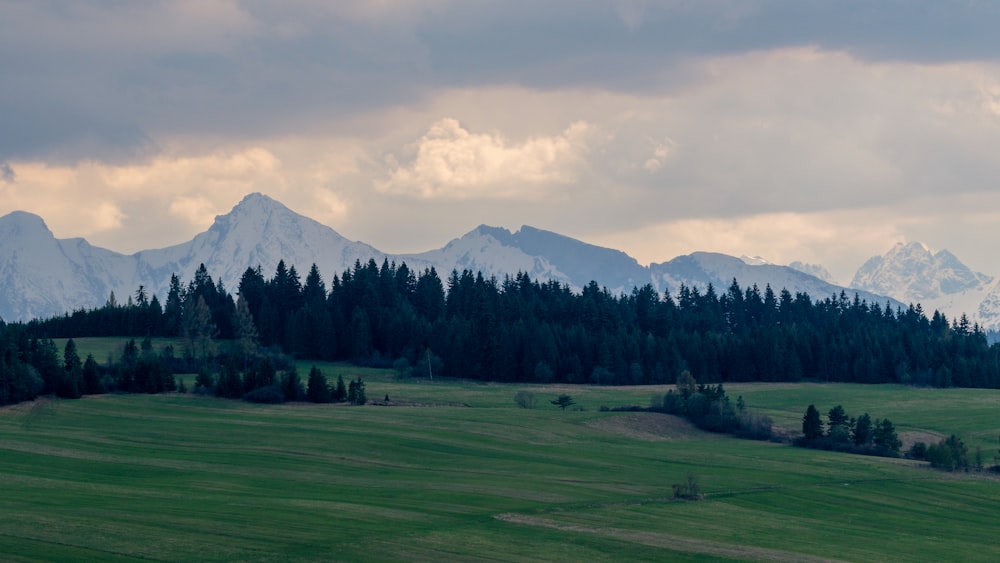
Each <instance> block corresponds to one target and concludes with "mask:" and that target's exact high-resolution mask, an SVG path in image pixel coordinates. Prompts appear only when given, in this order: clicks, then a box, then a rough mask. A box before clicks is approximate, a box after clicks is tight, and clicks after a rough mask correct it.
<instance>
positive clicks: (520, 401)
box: [514, 391, 535, 409]
mask: <svg viewBox="0 0 1000 563" xmlns="http://www.w3.org/2000/svg"><path fill="white" fill-rule="evenodd" d="M514 402H515V403H517V406H519V407H521V408H522V409H533V408H535V394H534V393H532V392H531V391H518V392H517V393H515V394H514Z"/></svg>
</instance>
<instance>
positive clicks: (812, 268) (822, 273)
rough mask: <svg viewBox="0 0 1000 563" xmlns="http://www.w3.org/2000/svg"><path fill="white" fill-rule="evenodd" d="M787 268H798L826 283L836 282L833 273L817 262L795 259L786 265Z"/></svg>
mask: <svg viewBox="0 0 1000 563" xmlns="http://www.w3.org/2000/svg"><path fill="white" fill-rule="evenodd" d="M788 267H789V268H792V269H794V270H798V271H800V272H802V273H805V274H809V275H810V276H814V277H817V278H819V279H821V280H823V281H825V282H828V283H833V284H835V283H837V282H836V280H834V278H833V274H831V273H830V272H829V270H827V269H826V268H824V267H823V266H821V265H819V264H805V263H803V262H799V261H798V260H796V261H795V262H792V263H791V264H789V265H788Z"/></svg>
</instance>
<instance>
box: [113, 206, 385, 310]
mask: <svg viewBox="0 0 1000 563" xmlns="http://www.w3.org/2000/svg"><path fill="white" fill-rule="evenodd" d="M386 256H387V255H386V254H384V253H382V252H380V251H379V250H377V249H375V248H374V247H372V246H369V245H367V244H365V243H362V242H353V241H350V240H348V239H346V238H344V237H343V236H341V235H340V234H339V233H337V232H336V231H334V230H333V229H331V228H330V227H327V226H326V225H323V224H321V223H319V222H317V221H314V220H312V219H309V218H308V217H304V216H302V215H299V214H297V213H295V212H294V211H292V210H290V209H288V208H287V207H285V206H284V205H282V204H281V203H279V202H277V201H275V200H273V199H271V198H269V197H267V196H265V195H262V194H257V193H255V194H250V195H248V196H246V197H245V198H243V201H241V202H240V203H239V204H237V205H236V207H234V208H233V210H232V211H230V212H229V213H227V214H226V215H220V216H218V217H216V218H215V222H214V223H212V226H211V227H209V229H208V230H207V231H205V232H204V233H201V234H199V235H197V236H195V237H194V239H192V240H191V241H189V242H186V243H183V244H178V245H176V246H171V247H168V248H163V249H159V250H144V251H141V252H138V253H136V254H135V257H136V259H137V260H138V265H137V267H138V268H139V272H138V275H137V277H138V278H139V279H141V280H144V281H145V282H146V285H147V287H148V288H151V289H152V290H153V291H154V292H155V293H156V294H158V295H161V296H163V295H166V292H167V290H168V289H169V281H170V275H171V274H172V273H176V274H177V275H178V277H179V278H180V279H181V281H183V282H188V281H190V280H191V279H192V278H193V277H194V272H195V271H196V270H197V269H198V266H199V265H201V264H205V267H206V268H207V269H208V272H209V273H210V274H211V275H212V278H213V279H216V280H219V279H221V280H222V283H223V286H224V287H225V288H226V289H227V290H228V291H230V292H233V293H235V292H236V289H237V287H238V285H239V281H240V278H241V277H242V276H243V273H244V272H245V271H246V269H247V268H248V267H250V268H253V267H257V266H260V267H261V269H262V271H263V273H264V276H265V277H269V276H271V275H273V274H274V270H275V267H276V266H277V264H278V261H279V260H284V261H285V264H286V265H287V266H289V267H291V266H295V268H296V271H297V272H298V274H299V276H300V277H301V278H302V279H304V278H305V275H306V274H307V273H308V271H309V268H310V267H311V266H312V264H314V263H315V264H316V265H317V267H318V268H319V270H320V272H321V273H322V274H323V275H324V276H325V277H327V278H328V279H329V278H332V276H333V275H334V274H340V273H341V272H343V271H344V270H345V269H348V268H350V267H351V266H352V265H353V264H354V262H355V261H356V260H360V261H361V262H362V263H364V262H367V261H368V260H369V259H375V260H376V261H377V262H379V263H380V264H381V262H382V260H383V259H385V258H386ZM133 290H134V289H133Z"/></svg>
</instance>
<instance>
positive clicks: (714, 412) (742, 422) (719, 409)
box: [650, 371, 772, 440]
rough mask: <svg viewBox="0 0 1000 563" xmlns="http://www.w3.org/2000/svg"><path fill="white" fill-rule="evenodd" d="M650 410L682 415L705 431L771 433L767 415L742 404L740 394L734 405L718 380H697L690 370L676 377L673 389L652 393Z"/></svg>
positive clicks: (746, 435)
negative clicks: (707, 381) (712, 381)
mask: <svg viewBox="0 0 1000 563" xmlns="http://www.w3.org/2000/svg"><path fill="white" fill-rule="evenodd" d="M652 403H653V404H652V405H651V407H650V410H653V411H659V412H665V413H667V414H673V415H678V416H683V417H685V418H687V419H688V420H690V421H691V422H692V423H694V425H695V426H697V427H698V428H701V429H702V430H708V431H709V432H719V433H723V434H734V435H736V436H740V437H743V438H751V439H755V440H768V439H770V438H771V437H772V431H771V419H770V418H769V417H767V416H764V415H760V414H758V413H755V412H753V411H751V410H750V409H748V408H746V405H745V404H744V402H743V397H739V398H738V399H737V401H736V404H735V405H734V404H733V403H732V402H731V401H730V399H729V397H728V396H727V395H726V390H725V389H724V388H723V386H722V384H721V383H719V384H718V385H706V384H704V383H698V382H697V381H696V380H695V378H694V376H692V375H691V373H690V372H688V371H684V372H682V373H681V375H680V376H678V378H677V382H676V390H674V389H671V390H669V391H667V392H666V394H664V395H663V396H662V398H660V397H654V399H653V401H652Z"/></svg>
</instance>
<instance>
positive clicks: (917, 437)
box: [899, 432, 945, 452]
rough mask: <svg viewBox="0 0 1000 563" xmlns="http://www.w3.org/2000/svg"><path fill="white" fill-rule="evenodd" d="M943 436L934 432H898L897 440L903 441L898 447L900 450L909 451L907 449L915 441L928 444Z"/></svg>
mask: <svg viewBox="0 0 1000 563" xmlns="http://www.w3.org/2000/svg"><path fill="white" fill-rule="evenodd" d="M944 438H945V437H944V436H942V435H940V434H934V433H932V432H900V433H899V441H900V442H902V443H903V447H902V448H900V451H903V452H906V451H909V449H910V448H912V447H913V444H916V443H917V442H923V443H925V444H927V445H928V446H929V445H931V444H936V443H938V442H940V441H941V440H943V439H944Z"/></svg>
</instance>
